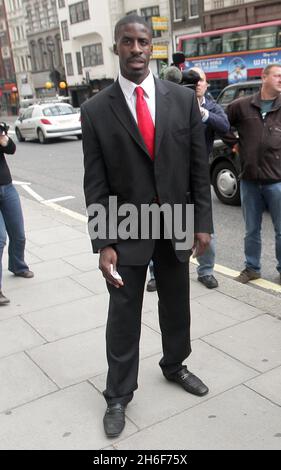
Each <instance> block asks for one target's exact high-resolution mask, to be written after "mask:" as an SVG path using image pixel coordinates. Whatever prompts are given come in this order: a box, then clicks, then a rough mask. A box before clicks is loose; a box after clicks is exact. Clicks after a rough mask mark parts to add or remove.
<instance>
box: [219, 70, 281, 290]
mask: <svg viewBox="0 0 281 470" xmlns="http://www.w3.org/2000/svg"><path fill="white" fill-rule="evenodd" d="M280 93H281V64H271V65H268V66H267V67H265V69H264V70H263V73H262V87H261V91H260V92H259V93H256V94H255V95H253V96H247V97H245V98H240V99H237V100H235V101H233V103H231V104H230V105H229V106H228V109H227V113H228V117H229V121H230V124H231V125H232V126H234V127H235V129H237V131H238V137H236V136H235V134H233V133H231V134H229V135H227V136H226V137H224V141H225V142H226V143H228V144H229V145H231V146H234V147H235V149H236V150H237V151H239V155H240V160H241V169H242V170H241V175H240V178H241V181H240V190H241V202H242V209H243V216H244V220H245V226H246V236H245V239H244V252H245V269H244V270H243V271H242V272H241V273H240V274H239V276H238V277H237V278H236V280H237V281H239V282H242V283H243V284H245V283H247V282H248V281H251V280H254V279H258V278H259V277H260V271H261V264H260V257H261V246H262V243H261V224H262V214H263V211H264V210H265V208H266V207H267V208H268V210H269V213H270V215H271V219H272V222H273V226H274V230H275V253H276V258H277V266H276V268H277V271H278V273H279V281H280V283H281V97H280Z"/></svg>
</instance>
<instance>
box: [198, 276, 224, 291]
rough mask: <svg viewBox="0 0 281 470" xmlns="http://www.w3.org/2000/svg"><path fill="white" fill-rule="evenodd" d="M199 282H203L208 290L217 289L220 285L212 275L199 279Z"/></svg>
mask: <svg viewBox="0 0 281 470" xmlns="http://www.w3.org/2000/svg"><path fill="white" fill-rule="evenodd" d="M198 281H199V282H202V284H204V286H206V287H207V289H215V288H216V287H218V285H219V283H218V281H217V280H216V278H215V276H213V275H212V274H211V275H210V276H200V277H198Z"/></svg>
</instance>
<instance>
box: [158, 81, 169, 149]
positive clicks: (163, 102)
mask: <svg viewBox="0 0 281 470" xmlns="http://www.w3.org/2000/svg"><path fill="white" fill-rule="evenodd" d="M155 91H156V97H155V100H156V102H155V103H156V114H155V158H157V154H158V152H159V148H160V143H161V140H162V137H163V135H164V132H165V129H166V127H167V118H168V115H169V99H168V93H169V90H168V88H167V87H166V86H165V83H164V82H163V81H162V80H159V79H158V78H155Z"/></svg>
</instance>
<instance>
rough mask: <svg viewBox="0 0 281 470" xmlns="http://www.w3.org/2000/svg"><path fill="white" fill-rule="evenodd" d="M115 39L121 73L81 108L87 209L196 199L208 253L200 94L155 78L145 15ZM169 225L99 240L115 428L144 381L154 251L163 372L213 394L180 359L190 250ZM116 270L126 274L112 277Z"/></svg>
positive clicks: (199, 240)
mask: <svg viewBox="0 0 281 470" xmlns="http://www.w3.org/2000/svg"><path fill="white" fill-rule="evenodd" d="M115 41H116V44H115V45H114V52H115V54H117V55H118V56H119V64H120V73H119V77H118V80H117V81H116V82H115V83H114V84H113V85H111V86H110V87H108V88H106V89H105V90H103V91H102V92H100V93H99V94H98V95H97V96H95V97H93V98H91V99H90V100H88V101H87V102H85V103H84V104H83V105H82V107H81V118H82V131H83V151H84V165H85V177H84V191H85V198H86V204H87V208H88V212H89V215H92V216H94V214H93V213H92V207H93V205H96V204H100V205H101V206H102V207H103V208H105V211H106V215H107V218H108V219H110V214H109V212H110V197H112V196H115V197H117V200H118V206H119V205H122V204H123V203H131V204H134V206H135V207H136V208H138V209H139V210H140V208H141V207H142V206H143V205H144V204H151V203H157V204H159V205H161V204H164V203H165V204H169V206H170V207H174V205H175V204H178V205H181V207H184V208H185V206H186V204H187V203H189V202H192V203H193V204H194V227H195V230H194V231H195V235H194V247H196V255H198V254H199V255H200V254H202V253H203V252H204V250H205V249H206V247H207V246H208V244H209V242H210V233H212V231H213V227H212V215H211V199H210V182H209V170H208V163H207V162H208V159H207V156H206V148H205V140H204V134H203V127H202V123H201V116H200V112H199V109H198V104H197V100H196V97H195V95H194V93H193V92H192V91H190V90H187V89H186V88H184V87H180V86H178V85H176V84H174V83H170V82H165V81H161V80H158V79H156V78H154V77H153V75H152V73H151V71H150V70H149V60H150V56H151V53H152V33H151V30H150V28H149V26H148V24H147V23H146V22H145V20H144V18H143V17H139V16H136V15H130V16H126V17H124V18H122V19H121V20H120V21H119V22H118V23H117V25H116V27H115ZM95 207H96V206H95ZM90 220H91V218H90ZM162 222H163V220H162ZM162 222H161V223H162ZM187 222H188V221H187ZM90 225H91V224H90ZM161 234H162V236H161V237H160V239H157V240H154V239H152V237H149V238H148V239H141V238H138V239H132V238H129V239H127V240H124V239H121V238H120V237H119V238H118V236H112V235H111V236H109V235H108V234H107V235H106V236H103V237H98V238H95V239H92V245H93V251H94V252H99V253H100V262H99V267H100V269H101V271H102V273H103V276H104V277H105V279H106V281H107V287H108V291H109V294H110V303H109V312H108V321H107V330H106V344H107V360H108V366H109V369H108V375H107V384H106V390H105V391H104V396H105V399H106V401H107V405H108V406H107V410H106V413H105V416H104V429H105V433H106V435H107V436H110V437H116V436H118V435H119V434H120V433H121V431H122V429H123V428H124V426H125V408H126V405H127V404H128V403H129V401H131V400H132V398H133V393H134V391H135V390H136V389H137V375H138V366H139V338H140V330H141V310H142V301H143V291H144V284H145V278H146V271H147V266H148V263H149V261H150V259H153V262H154V267H155V278H156V282H157V288H158V296H159V322H160V327H161V333H162V345H163V357H162V359H161V360H160V367H161V369H162V372H163V374H164V376H165V377H166V378H167V380H171V381H174V382H177V383H178V384H180V385H181V386H182V387H183V388H184V390H185V391H187V392H190V393H193V394H195V395H199V396H202V395H205V394H206V393H208V388H207V387H206V385H204V383H203V382H202V381H201V380H200V379H199V378H198V377H196V376H195V375H194V374H192V373H191V372H189V371H188V370H187V368H186V366H183V365H182V362H183V361H184V360H185V359H186V358H187V357H188V356H189V354H190V352H191V346H190V302H189V264H188V261H189V256H190V254H191V250H187V249H178V248H177V243H176V241H177V240H176V238H175V236H173V237H172V239H171V240H169V239H166V237H164V235H163V223H162V230H161ZM116 270H118V273H119V275H120V276H121V279H120V278H116V277H115V276H114V271H116Z"/></svg>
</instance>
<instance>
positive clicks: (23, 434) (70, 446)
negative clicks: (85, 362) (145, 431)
mask: <svg viewBox="0 0 281 470" xmlns="http://www.w3.org/2000/svg"><path fill="white" fill-rule="evenodd" d="M103 404H104V399H103V397H102V396H101V395H100V393H98V392H97V391H96V390H95V389H94V388H93V386H92V385H90V384H89V383H82V384H79V385H76V386H74V387H69V388H67V389H65V390H62V391H58V392H55V393H52V394H51V395H49V396H46V397H43V398H41V399H38V400H36V401H34V402H32V403H28V404H26V405H24V406H21V407H19V408H17V409H15V410H13V411H12V412H11V414H1V415H0V449H6V450H20V449H24V450H27V449H28V450H79V449H81V450H90V449H101V448H103V447H107V446H109V445H110V443H112V442H114V440H113V441H109V440H108V439H107V438H106V436H105V434H104V432H103V427H102V418H103V414H104V406H103ZM136 431H137V428H136V427H135V426H134V425H133V424H132V423H130V421H128V423H127V426H126V428H125V430H124V433H123V437H126V436H129V435H130V434H132V433H134V432H136Z"/></svg>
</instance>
